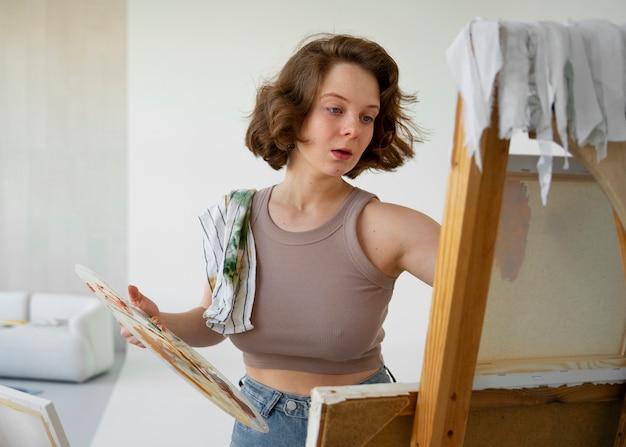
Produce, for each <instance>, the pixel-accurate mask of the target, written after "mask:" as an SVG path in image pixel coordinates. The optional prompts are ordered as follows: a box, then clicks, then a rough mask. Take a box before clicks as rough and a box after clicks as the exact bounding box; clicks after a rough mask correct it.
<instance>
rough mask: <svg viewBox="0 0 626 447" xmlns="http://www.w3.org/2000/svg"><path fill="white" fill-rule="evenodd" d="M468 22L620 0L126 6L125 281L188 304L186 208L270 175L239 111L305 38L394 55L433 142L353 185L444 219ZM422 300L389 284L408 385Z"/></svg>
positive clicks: (551, 16) (619, 18) (538, 15)
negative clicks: (346, 38)
mask: <svg viewBox="0 0 626 447" xmlns="http://www.w3.org/2000/svg"><path fill="white" fill-rule="evenodd" d="M476 16H483V17H487V18H503V19H509V20H516V21H530V20H556V21H560V22H564V21H566V20H567V19H573V20H578V19H584V18H602V17H603V18H608V19H611V20H612V21H615V22H618V23H621V22H626V2H624V1H623V0H596V1H594V2H590V1H584V0H568V1H565V0H561V1H552V2H545V1H544V0H527V1H525V2H502V1H500V2H495V1H490V0H476V1H471V2H470V1H464V0H441V1H438V2H423V1H418V0H388V1H386V2H380V1H372V0H359V1H354V0H348V1H342V2H337V1H329V0H318V1H316V2H298V1H294V0H271V1H265V2H259V1H252V0H251V1H241V0H239V1H237V0H235V1H229V2H221V3H220V5H219V6H215V5H214V2H207V1H204V0H178V1H176V2H171V1H167V0H129V15H128V23H129V25H128V26H129V28H128V33H129V48H128V65H129V72H128V79H129V89H128V96H129V261H128V262H129V278H130V281H131V282H133V283H135V284H137V285H138V286H139V287H140V288H141V289H142V290H143V291H144V292H145V293H146V294H147V295H148V296H150V297H152V298H153V299H155V300H156V301H157V302H158V303H159V304H160V305H161V307H162V309H164V310H168V311H172V310H183V309H185V308H187V307H188V306H191V305H195V304H196V303H197V302H198V300H199V298H200V294H201V291H202V286H203V280H204V274H203V268H204V265H203V262H204V261H203V257H202V248H201V244H202V241H201V235H200V231H199V227H198V224H197V219H196V215H197V213H198V212H199V211H200V210H202V209H203V208H204V207H206V206H208V205H209V204H211V203H213V202H214V201H215V200H216V199H217V198H218V197H219V196H220V195H222V194H224V193H226V192H228V191H229V190H230V189H232V188H246V187H256V188H261V187H264V186H266V185H270V184H272V183H275V182H278V181H279V180H280V179H281V173H275V172H274V171H272V170H271V169H270V168H269V167H268V166H267V165H266V164H265V163H264V162H263V161H261V160H258V159H255V158H254V157H253V156H252V155H251V154H250V153H249V152H248V150H247V149H246V148H245V146H244V144H243V135H244V132H245V128H246V120H245V115H246V113H247V112H249V111H250V110H251V107H252V104H253V99H254V94H255V86H256V85H257V84H258V83H259V82H260V81H261V80H262V79H263V78H264V77H267V76H270V75H273V74H274V73H275V72H276V70H277V69H278V68H279V67H280V66H281V65H282V63H283V62H284V61H285V60H286V59H287V57H288V56H289V55H290V54H291V51H292V50H293V48H294V47H295V46H296V44H297V43H298V42H299V41H300V39H302V38H303V37H304V36H306V35H307V34H309V33H311V32H319V31H336V32H348V33H354V34H357V35H362V36H366V37H369V38H372V39H374V40H376V41H377V42H379V43H380V44H382V45H383V46H384V47H385V48H386V49H387V50H388V51H389V53H390V54H391V55H392V56H393V57H394V58H395V59H396V61H397V62H398V64H399V66H400V69H401V84H402V86H403V87H404V89H405V90H407V91H412V92H417V93H418V95H419V98H420V103H419V104H418V105H417V107H416V108H415V116H416V118H417V121H418V122H419V123H420V124H421V125H423V126H424V127H426V128H427V129H429V130H430V132H431V136H430V141H429V142H428V143H426V144H423V145H421V146H419V147H417V157H416V160H415V161H413V162H411V163H409V164H408V165H407V166H405V167H403V168H401V169H400V170H399V171H398V172H396V173H387V174H366V175H363V176H362V177H361V178H358V179H357V180H356V181H355V183H356V184H357V185H358V186H360V187H362V188H364V189H368V190H371V191H373V192H375V193H377V194H378V195H379V197H380V198H381V199H382V200H386V201H392V202H396V203H400V204H403V205H407V206H410V207H413V208H416V209H419V210H422V211H424V212H426V213H427V214H429V215H431V216H432V217H434V218H435V219H436V220H438V221H441V218H442V213H443V202H444V197H445V187H446V181H447V173H448V167H449V156H450V149H451V141H452V133H453V125H454V109H455V100H456V92H455V90H454V87H453V84H452V81H451V78H450V75H449V73H448V69H447V67H446V65H445V60H444V53H445V50H446V48H447V47H448V46H449V45H450V44H451V42H452V41H453V39H454V37H455V36H456V35H457V33H458V32H459V31H460V29H461V28H462V26H463V25H464V24H465V23H467V22H468V21H469V20H470V19H472V18H474V17H476ZM430 295H431V289H430V288H429V287H425V286H423V285H422V284H420V283H419V282H418V281H417V280H415V279H412V278H411V277H409V276H408V275H406V276H405V275H403V276H401V277H400V279H399V281H398V283H397V288H396V294H395V297H394V299H393V301H392V305H391V309H390V315H389V317H388V320H387V324H386V330H387V340H386V342H385V345H384V351H385V356H386V359H387V363H388V365H389V367H390V368H391V369H392V371H393V372H394V373H395V374H396V376H397V378H398V379H399V380H401V381H417V380H419V377H420V372H421V371H420V370H421V364H422V356H423V348H424V346H423V345H424V339H425V333H426V325H427V322H428V312H429V303H430ZM231 349H234V348H232V347H231V346H230V344H228V343H224V344H222V346H219V347H216V348H213V350H207V351H206V352H203V353H204V355H205V356H206V357H207V358H208V359H209V360H210V361H211V362H213V363H214V364H215V365H216V366H217V367H218V368H221V369H223V370H225V371H229V372H231V374H232V376H231V377H232V379H233V380H234V381H235V380H237V379H238V375H239V374H241V373H243V365H242V364H241V363H240V362H239V360H238V356H237V355H233V354H232V352H231V351H230V350H231ZM227 359H231V360H227ZM233 359H234V360H233ZM232 362H235V363H232ZM216 411H217V410H216Z"/></svg>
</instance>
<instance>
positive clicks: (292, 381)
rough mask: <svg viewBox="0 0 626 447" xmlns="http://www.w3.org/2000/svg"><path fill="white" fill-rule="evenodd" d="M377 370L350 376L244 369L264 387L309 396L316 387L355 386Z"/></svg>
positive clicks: (248, 367)
mask: <svg viewBox="0 0 626 447" xmlns="http://www.w3.org/2000/svg"><path fill="white" fill-rule="evenodd" d="M377 371H378V369H370V370H367V371H360V372H357V373H350V374H316V373H309V372H303V371H288V370H283V369H265V368H254V367H251V366H247V367H246V372H247V374H248V376H249V377H250V378H252V379H253V380H256V381H257V382H259V383H262V384H263V385H265V386H268V387H270V388H274V389H276V390H278V391H282V392H284V393H290V394H299V395H301V396H309V395H310V394H311V390H312V389H313V388H315V387H316V386H343V385H355V384H357V383H359V382H362V381H363V380H365V379H367V378H368V377H370V376H371V375H373V374H375V373H376V372H377Z"/></svg>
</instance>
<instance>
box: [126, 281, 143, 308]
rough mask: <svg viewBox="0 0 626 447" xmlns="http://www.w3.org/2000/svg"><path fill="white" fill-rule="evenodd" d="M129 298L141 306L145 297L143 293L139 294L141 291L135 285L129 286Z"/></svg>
mask: <svg viewBox="0 0 626 447" xmlns="http://www.w3.org/2000/svg"><path fill="white" fill-rule="evenodd" d="M128 296H129V298H130V301H131V302H132V303H133V304H135V305H137V304H139V302H140V301H141V300H142V299H143V297H144V296H143V295H142V294H141V292H139V289H138V288H137V287H136V286H133V285H130V286H128Z"/></svg>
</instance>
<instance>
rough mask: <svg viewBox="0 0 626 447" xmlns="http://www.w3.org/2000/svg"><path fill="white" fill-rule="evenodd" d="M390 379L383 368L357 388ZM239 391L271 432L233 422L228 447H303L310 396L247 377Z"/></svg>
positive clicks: (385, 381)
mask: <svg viewBox="0 0 626 447" xmlns="http://www.w3.org/2000/svg"><path fill="white" fill-rule="evenodd" d="M392 377H393V376H391V374H390V373H388V370H387V368H386V367H384V366H383V367H382V368H381V369H379V370H378V371H377V372H376V373H375V374H373V375H371V376H370V377H368V378H367V379H365V380H363V381H362V382H359V385H364V384H368V383H390V382H391V378H392ZM394 381H395V380H394ZM241 392H242V393H243V395H244V396H246V397H247V398H248V400H249V401H250V403H251V404H252V406H254V407H255V408H256V410H257V411H258V412H259V413H261V415H262V416H263V418H264V419H265V422H266V423H267V425H268V426H269V429H270V430H269V432H268V433H261V432H258V431H256V430H254V429H251V428H248V427H246V426H245V425H243V424H241V423H240V422H238V421H236V422H235V427H234V428H233V435H232V439H231V442H230V447H301V446H304V445H305V443H306V435H307V424H308V419H309V407H310V405H311V398H310V397H309V396H301V395H298V394H288V393H283V392H281V391H277V390H275V389H273V388H269V387H267V386H265V385H263V384H261V383H259V382H257V381H255V380H252V379H251V378H249V377H248V376H246V377H245V378H244V380H243V385H242V387H241Z"/></svg>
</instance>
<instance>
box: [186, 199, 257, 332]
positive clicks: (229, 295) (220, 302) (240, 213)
mask: <svg viewBox="0 0 626 447" xmlns="http://www.w3.org/2000/svg"><path fill="white" fill-rule="evenodd" d="M255 192H256V190H235V191H232V192H231V193H230V194H229V195H226V196H224V197H223V199H222V200H220V201H219V202H218V203H216V204H215V205H213V206H211V207H210V208H208V209H207V210H205V211H204V212H203V213H201V214H200V215H199V216H198V218H199V219H200V224H201V225H202V230H203V235H204V257H205V261H206V274H207V279H208V281H209V285H210V287H211V290H212V292H213V302H212V303H211V305H210V306H209V308H208V309H207V310H206V311H205V312H204V314H203V317H204V319H205V320H206V325H207V326H208V327H210V328H211V329H213V330H214V331H216V332H219V333H221V334H224V335H228V334H235V333H239V332H245V331H249V330H251V329H253V328H254V326H253V325H252V323H251V322H250V316H251V314H252V305H253V303H254V292H255V280H256V277H255V276H256V251H255V247H254V237H253V235H252V230H251V229H250V207H251V204H252V197H253V196H254V193H255Z"/></svg>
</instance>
